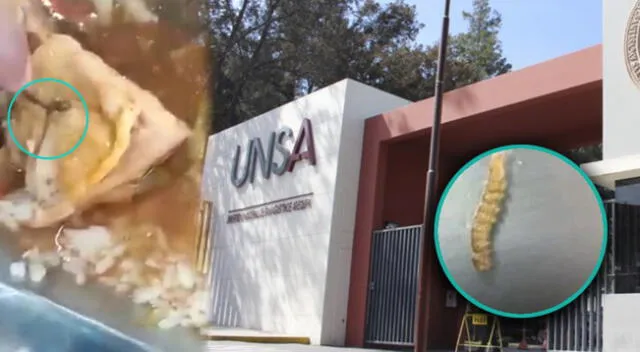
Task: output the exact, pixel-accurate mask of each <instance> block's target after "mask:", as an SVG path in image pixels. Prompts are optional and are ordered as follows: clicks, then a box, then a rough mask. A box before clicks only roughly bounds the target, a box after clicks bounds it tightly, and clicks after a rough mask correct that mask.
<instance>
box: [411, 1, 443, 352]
mask: <svg viewBox="0 0 640 352" xmlns="http://www.w3.org/2000/svg"><path fill="white" fill-rule="evenodd" d="M450 4H451V0H445V3H444V17H443V18H442V32H441V37H440V48H439V51H438V68H437V72H436V83H435V104H434V105H435V106H434V109H433V110H434V111H433V124H432V125H431V145H430V148H429V169H428V171H427V183H426V190H425V197H424V217H423V223H422V232H421V234H420V267H419V270H418V281H419V282H418V294H417V302H416V313H415V316H416V321H415V333H414V341H415V343H414V349H413V350H414V352H426V351H427V340H428V336H427V334H428V331H429V319H428V315H429V307H430V300H431V299H430V298H431V295H429V294H428V293H427V290H428V288H429V282H430V281H431V280H429V277H430V276H431V265H430V263H431V261H432V258H431V256H430V255H429V254H430V252H431V250H432V249H433V247H432V243H433V236H432V234H433V232H432V230H433V224H434V221H433V220H434V219H433V217H434V215H435V210H436V209H435V208H436V205H437V201H438V199H437V197H436V195H437V191H438V189H437V187H438V185H437V181H438V180H437V172H436V170H437V168H438V156H439V151H440V150H439V149H440V124H441V120H442V93H443V92H442V80H443V77H444V69H445V63H446V57H447V39H448V37H449V7H450Z"/></svg>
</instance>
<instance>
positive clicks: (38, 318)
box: [0, 233, 203, 352]
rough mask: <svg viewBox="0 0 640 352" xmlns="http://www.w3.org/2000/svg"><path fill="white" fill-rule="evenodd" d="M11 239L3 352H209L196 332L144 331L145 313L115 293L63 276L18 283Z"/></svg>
mask: <svg viewBox="0 0 640 352" xmlns="http://www.w3.org/2000/svg"><path fill="white" fill-rule="evenodd" d="M9 237H10V236H9V235H7V234H5V233H0V352H16V351H18V348H25V349H24V350H19V351H21V352H27V351H29V352H49V351H51V352H85V351H91V352H124V351H127V352H139V351H168V352H173V351H201V350H202V349H203V342H202V341H200V339H199V338H198V337H197V335H196V334H195V333H194V332H191V331H187V330H184V329H173V330H168V331H167V330H160V329H158V328H155V327H145V326H143V325H142V324H141V323H140V321H141V320H142V319H141V318H142V317H143V315H144V310H143V309H142V308H141V307H139V306H137V305H134V304H133V303H132V302H131V300H130V299H129V298H127V297H118V296H116V295H114V294H113V293H112V291H111V290H110V289H109V288H105V287H103V286H100V285H97V284H95V285H87V286H85V287H79V286H77V285H76V284H75V283H74V280H73V278H72V277H71V276H70V275H67V274H65V273H62V272H52V273H50V275H48V276H47V277H46V278H45V281H44V282H43V283H42V284H40V285H19V284H17V283H15V282H12V280H11V278H10V276H9V265H10V263H11V262H12V260H15V259H14V258H16V251H15V248H13V247H12V243H11V242H10V241H8V238H9Z"/></svg>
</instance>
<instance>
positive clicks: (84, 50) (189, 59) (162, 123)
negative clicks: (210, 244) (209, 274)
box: [0, 0, 208, 328]
mask: <svg viewBox="0 0 640 352" xmlns="http://www.w3.org/2000/svg"><path fill="white" fill-rule="evenodd" d="M15 1H16V4H18V2H20V1H22V0H15ZM86 2H87V1H84V2H82V1H81V2H80V3H83V4H84V3H86ZM91 2H92V3H93V5H95V8H94V10H95V11H96V12H99V14H98V18H99V19H100V18H101V20H100V21H98V22H99V23H100V24H101V25H102V26H100V28H99V29H96V30H95V32H94V33H88V32H82V33H80V32H78V31H81V30H83V29H82V26H76V27H74V29H73V30H69V27H64V26H56V23H57V22H56V21H51V19H52V18H54V19H59V18H61V17H63V16H58V15H59V14H58V13H57V12H56V11H58V10H60V12H65V11H66V12H67V13H69V12H70V11H71V12H72V10H73V8H72V7H70V4H71V3H75V1H68V0H57V1H54V0H51V1H47V2H44V5H46V6H44V5H43V3H41V2H40V0H24V2H22V3H20V6H21V9H22V11H16V12H17V15H16V16H17V17H18V18H17V20H16V23H18V24H20V25H21V26H22V27H23V29H25V30H26V31H27V32H29V34H30V36H31V38H30V39H32V40H29V43H28V44H29V47H30V48H29V53H28V54H29V55H27V57H28V60H29V61H30V64H27V67H29V68H30V71H28V72H31V73H30V74H31V76H30V77H29V78H30V79H38V78H48V79H51V78H53V79H55V80H59V81H45V82H40V83H37V84H34V85H32V86H30V87H29V88H27V89H26V90H25V91H23V92H22V93H20V95H19V96H18V98H17V99H16V101H15V104H14V106H13V108H12V110H11V121H10V124H11V129H12V132H13V135H14V136H15V141H14V140H13V139H12V138H9V134H8V133H7V132H8V131H7V128H8V124H7V121H3V124H2V128H3V129H4V131H3V137H4V140H3V143H2V144H1V145H0V228H6V229H9V230H12V231H11V232H12V233H13V234H15V238H16V239H17V241H18V242H19V244H20V245H21V248H22V249H23V250H24V251H25V252H24V253H22V257H21V258H20V259H19V260H17V261H15V262H14V263H13V264H12V265H11V267H10V268H9V272H10V273H11V276H12V277H13V278H14V280H29V281H31V282H32V283H35V284H46V282H47V278H48V277H47V272H48V271H49V270H54V269H55V268H58V269H59V270H63V271H65V272H67V273H69V274H71V275H73V276H74V277H75V279H76V282H77V283H78V284H79V285H82V284H84V283H85V282H87V281H91V280H93V281H97V282H100V283H102V284H104V285H106V286H109V287H111V288H113V290H114V292H115V293H117V294H127V295H130V296H131V298H132V300H133V301H134V302H136V303H140V304H147V305H149V306H150V307H151V308H152V310H151V313H152V314H151V315H150V320H151V322H153V323H154V324H157V326H159V327H161V328H170V327H173V326H176V325H181V326H201V325H203V324H205V323H206V316H207V315H206V297H207V294H206V292H207V290H206V282H205V280H204V278H203V275H202V273H201V272H199V270H196V267H195V266H194V260H193V259H194V258H192V253H193V252H196V249H195V248H193V246H194V243H195V242H197V241H196V238H195V237H196V236H197V235H198V233H196V232H197V229H198V228H199V227H200V226H199V225H200V224H199V223H198V210H199V206H200V198H199V190H200V187H199V180H200V178H199V173H200V171H201V157H202V155H201V154H203V151H204V143H205V140H206V139H205V138H204V137H205V136H206V134H207V126H208V125H207V123H203V121H206V120H207V117H206V115H205V116H204V119H203V118H201V117H196V116H200V115H201V110H202V107H200V106H199V105H201V104H202V103H201V101H202V99H203V98H204V97H205V94H203V91H204V89H205V88H203V87H206V85H207V83H206V79H203V78H202V77H204V76H206V73H202V70H200V69H201V68H202V67H201V66H199V65H204V64H203V62H206V59H203V58H202V57H204V56H202V55H201V52H202V51H203V50H202V47H201V46H199V45H198V44H194V42H193V41H189V40H184V37H185V36H183V35H182V34H181V33H179V32H178V34H176V35H175V36H164V35H163V34H161V33H176V32H175V31H174V32H172V29H167V27H162V26H160V25H159V24H158V23H156V22H157V20H158V19H157V17H156V16H155V14H153V12H151V11H150V10H149V9H148V8H147V7H146V4H145V1H143V0H136V1H113V0H112V1H101V0H91ZM85 5H86V4H85ZM116 5H117V6H116ZM83 6H84V5H83ZM63 10H64V11H63ZM112 10H113V11H112ZM118 11H119V13H120V14H119V15H118V16H119V17H118V18H119V19H118V21H121V22H118V23H122V24H124V23H126V25H124V26H121V27H117V26H115V24H114V23H115V21H116V20H114V18H115V17H117V16H114V15H113V14H112V12H118ZM0 12H1V11H0ZM123 14H124V17H123V16H121V15H123ZM76 17H78V16H76ZM0 20H1V18H0ZM132 22H133V23H132ZM141 22H144V23H145V24H137V23H141ZM58 24H59V23H58ZM75 24H76V25H77V24H78V23H75ZM0 26H2V24H0ZM112 27H114V28H112ZM116 27H117V28H116ZM61 28H67V30H66V32H65V30H63V29H61ZM94 29H95V28H94ZM138 30H139V32H136V31H138ZM163 31H165V32H163ZM70 33H73V34H72V35H69V34H70ZM132 38H133V40H131V39H132ZM178 38H181V39H180V40H178ZM171 41H174V43H175V42H178V43H179V44H178V45H175V44H173V46H171V47H160V48H161V50H160V49H159V47H158V46H159V45H161V44H162V45H166V44H167V43H169V42H171ZM101 45H102V46H101ZM130 45H143V47H144V50H147V51H148V52H147V51H144V50H143V51H141V52H145V55H136V54H135V53H137V52H136V51H135V50H137V49H140V48H132V47H130ZM176 46H177V47H176ZM114 48H115V49H117V50H115V51H114ZM150 48H154V50H150ZM0 50H2V48H0ZM141 50H142V49H141ZM159 52H164V53H166V55H165V57H160V58H158V53H159ZM131 53H134V54H131ZM2 54H3V53H2V51H0V55H2ZM130 56H134V57H135V58H132V57H130ZM186 63H188V64H186ZM161 65H163V66H161ZM160 66H161V67H162V68H161V69H158V67H160ZM132 67H133V69H131V68H132ZM158 72H159V73H158ZM150 73H151V74H150ZM25 77H26V76H25ZM60 81H64V82H66V83H68V84H69V85H71V86H73V87H74V88H75V89H71V88H69V87H68V86H66V85H65V84H61V83H60ZM141 82H142V83H141ZM12 88H13V89H17V88H15V87H12ZM7 89H8V88H7V87H4V88H2V87H0V93H2V92H1V91H3V90H7ZM7 93H9V95H8V96H9V97H10V96H11V94H10V93H11V91H10V90H9V91H8V92H7ZM78 93H79V94H78ZM0 95H2V94H0ZM2 97H3V98H4V99H5V100H7V99H6V97H7V94H4V95H2ZM161 100H162V101H161ZM7 102H8V101H4V102H3V101H0V105H1V104H2V103H4V104H5V105H6V104H7ZM194 131H195V132H194ZM80 141H81V142H80ZM16 142H17V143H18V144H19V145H18V144H16ZM79 142H80V143H79ZM20 147H22V148H23V149H26V150H27V151H28V152H29V153H24V152H23V150H21V148H20ZM70 151H72V152H70ZM27 154H33V155H36V156H39V157H33V156H29V155H27ZM56 156H62V157H60V158H56ZM159 185H160V186H159ZM168 202H172V203H173V204H174V205H175V206H174V207H167V206H166V205H167V203H168ZM2 230H4V229H2ZM0 233H3V234H4V233H6V231H0Z"/></svg>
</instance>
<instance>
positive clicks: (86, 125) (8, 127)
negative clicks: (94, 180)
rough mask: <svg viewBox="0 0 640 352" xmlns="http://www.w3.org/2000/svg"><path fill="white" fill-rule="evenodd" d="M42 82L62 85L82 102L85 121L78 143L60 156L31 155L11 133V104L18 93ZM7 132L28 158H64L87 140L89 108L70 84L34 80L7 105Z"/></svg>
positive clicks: (24, 86) (42, 79)
mask: <svg viewBox="0 0 640 352" xmlns="http://www.w3.org/2000/svg"><path fill="white" fill-rule="evenodd" d="M42 82H55V83H59V84H62V85H63V86H65V87H67V88H69V89H71V90H72V91H73V92H74V93H75V94H76V95H77V96H78V98H80V102H82V107H83V108H84V120H85V122H84V130H83V131H82V135H80V140H78V142H77V143H76V144H74V145H73V147H71V149H69V150H68V151H66V152H65V153H62V154H60V155H53V156H42V155H36V154H34V153H31V152H30V151H29V150H27V148H25V147H24V146H23V145H22V144H20V142H19V141H18V139H17V138H16V136H15V134H14V133H13V128H12V127H11V109H12V108H13V104H15V102H16V100H17V99H18V96H19V95H20V93H22V92H24V91H25V90H26V89H27V88H29V87H31V86H32V85H34V84H36V83H42ZM7 130H8V131H9V136H10V137H11V139H12V140H13V142H14V143H15V144H16V146H18V149H20V150H21V151H22V152H23V153H25V154H27V155H28V156H30V157H32V158H36V159H40V160H56V159H62V158H64V157H65V156H69V155H70V154H71V153H73V152H74V151H75V150H76V149H78V147H79V146H80V144H82V142H84V140H85V138H87V133H88V132H89V106H88V105H87V101H86V100H85V99H84V97H83V96H82V94H80V92H79V91H78V90H77V89H76V88H75V87H74V86H72V85H71V84H70V83H68V82H65V81H63V80H61V79H57V78H49V77H45V78H38V79H35V80H33V81H31V82H28V83H27V84H25V85H23V86H22V87H21V88H20V89H18V91H17V92H16V93H15V94H14V95H13V98H12V99H11V102H10V103H9V111H7Z"/></svg>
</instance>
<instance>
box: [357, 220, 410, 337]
mask: <svg viewBox="0 0 640 352" xmlns="http://www.w3.org/2000/svg"><path fill="white" fill-rule="evenodd" d="M420 231H421V226H419V225H418V226H409V227H399V228H394V229H386V230H380V231H374V233H373V239H372V246H371V264H370V277H369V294H368V298H367V320H366V332H365V342H366V344H367V345H378V346H398V347H400V346H412V345H413V323H414V314H415V302H416V289H417V286H416V285H417V282H418V262H419V252H418V250H419V247H420Z"/></svg>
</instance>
